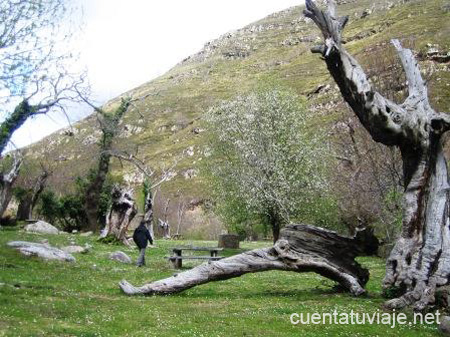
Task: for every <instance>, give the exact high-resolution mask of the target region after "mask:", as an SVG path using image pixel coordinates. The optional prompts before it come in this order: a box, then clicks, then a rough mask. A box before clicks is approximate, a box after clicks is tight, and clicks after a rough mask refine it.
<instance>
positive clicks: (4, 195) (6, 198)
mask: <svg viewBox="0 0 450 337" xmlns="http://www.w3.org/2000/svg"><path fill="white" fill-rule="evenodd" d="M22 161H23V159H22V157H20V156H14V157H13V164H12V167H11V169H10V170H9V172H8V173H7V174H4V173H1V174H0V218H1V217H2V216H3V214H4V213H5V211H6V209H7V208H8V205H9V202H10V201H11V198H12V187H13V185H14V182H15V181H16V179H17V177H18V176H19V172H20V167H21V166H22Z"/></svg>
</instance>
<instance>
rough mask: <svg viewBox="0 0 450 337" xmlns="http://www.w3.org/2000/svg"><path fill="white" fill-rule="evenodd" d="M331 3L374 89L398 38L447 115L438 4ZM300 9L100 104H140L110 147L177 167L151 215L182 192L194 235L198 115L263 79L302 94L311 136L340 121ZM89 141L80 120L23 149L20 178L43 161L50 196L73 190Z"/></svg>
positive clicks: (90, 155) (91, 148)
mask: <svg viewBox="0 0 450 337" xmlns="http://www.w3.org/2000/svg"><path fill="white" fill-rule="evenodd" d="M338 3H339V7H340V8H339V12H340V13H342V14H347V15H349V16H350V23H349V25H348V27H347V29H346V32H345V39H346V41H347V44H346V48H347V49H348V51H349V52H351V53H352V54H353V55H355V56H356V58H357V59H358V61H360V62H361V64H362V65H363V66H364V67H366V68H367V69H368V72H369V73H370V70H371V69H372V68H375V70H374V71H373V74H377V75H378V76H377V77H375V78H374V81H375V82H376V83H380V86H381V87H382V86H383V83H385V82H383V81H385V80H383V78H385V79H386V78H389V75H390V73H389V71H390V69H389V67H387V72H386V73H380V72H379V71H377V60H378V61H379V59H380V57H384V58H386V57H387V61H385V62H387V63H389V62H392V63H395V62H394V60H395V59H394V57H395V53H394V52H393V48H392V47H391V46H390V43H389V41H390V39H392V38H399V39H403V40H404V43H405V45H407V46H410V47H412V48H413V49H414V50H415V52H416V53H417V56H418V59H419V61H420V66H421V68H422V70H423V71H424V73H426V77H427V78H428V79H429V88H430V92H431V94H430V97H431V98H432V104H433V106H434V107H435V108H436V110H438V111H443V112H444V111H448V110H449V107H450V71H449V58H447V59H446V58H445V57H443V58H436V57H434V54H433V53H431V52H430V49H431V48H436V49H437V50H438V53H439V55H444V56H445V55H446V54H447V53H448V52H449V51H450V25H449V24H448V22H449V19H450V10H449V9H448V2H446V1H444V0H430V1H392V0H391V1H385V0H382V1H376V2H373V1H368V0H345V1H338ZM302 9H303V8H302V7H293V8H289V9H287V10H285V11H282V12H279V13H275V14H272V15H270V16H268V17H266V18H264V19H262V20H260V21H258V22H255V23H253V24H250V25H248V26H246V27H244V28H242V29H239V30H237V31H235V32H231V33H228V34H225V35H223V36H222V37H220V38H219V39H217V40H214V41H211V42H208V43H207V44H206V45H205V47H204V48H203V49H202V50H201V51H200V52H199V53H197V54H195V55H192V56H190V57H188V58H187V59H185V60H183V61H182V62H181V63H179V64H178V65H176V66H175V67H174V68H173V69H171V70H170V71H169V72H167V73H166V74H164V75H163V76H161V77H159V78H157V79H155V80H153V81H150V82H148V83H145V84H143V85H142V86H140V87H138V88H136V89H134V90H131V91H130V92H127V93H124V94H123V95H122V96H121V97H118V98H116V99H114V100H112V101H110V102H108V103H107V104H106V105H105V106H104V107H103V108H104V109H105V110H108V109H113V108H114V107H115V106H117V105H118V104H119V103H120V99H121V98H123V97H128V96H131V97H132V98H134V99H136V98H142V99H141V100H139V101H137V102H136V103H135V104H134V105H135V106H134V107H133V109H131V110H130V111H128V113H127V114H126V115H125V117H124V118H123V121H122V123H121V131H120V134H119V136H118V138H117V139H116V145H115V146H116V148H118V149H121V150H126V151H129V152H132V153H136V152H137V153H138V157H139V158H141V159H142V160H144V161H145V162H146V163H147V164H148V165H149V166H150V167H152V168H155V169H156V170H157V171H158V172H160V171H161V169H162V168H164V167H165V168H167V167H169V166H171V165H172V163H173V162H174V161H177V165H176V167H175V171H176V175H175V176H174V177H173V178H172V179H171V180H170V181H168V182H166V183H165V184H164V185H162V187H161V192H159V194H158V198H159V199H157V204H156V214H157V215H159V214H161V212H162V210H161V209H162V206H161V205H163V204H164V199H166V198H172V200H176V199H177V195H179V191H182V193H183V196H184V197H185V198H186V199H187V200H189V202H190V207H191V211H192V212H193V213H195V214H196V215H198V216H194V215H192V217H191V218H190V219H189V222H190V225H192V226H193V227H192V228H191V230H192V233H194V232H196V233H198V232H199V231H200V228H201V226H203V225H204V222H205V217H204V216H202V212H203V211H202V210H198V209H197V208H198V206H199V205H202V204H203V201H205V200H207V199H208V198H209V195H208V189H207V187H205V184H204V178H203V176H202V167H203V165H202V162H203V161H207V160H208V158H209V148H208V146H207V138H208V137H207V134H208V130H206V128H205V123H204V121H203V120H202V116H203V115H204V114H205V112H206V111H208V110H209V109H210V108H211V107H212V106H214V105H216V104H218V102H220V101H221V100H228V99H232V98H233V97H235V96H236V95H238V94H245V93H248V92H250V91H252V90H253V89H254V88H256V87H258V86H260V85H261V84H264V83H272V84H273V85H276V86H280V87H284V88H286V89H289V90H292V91H294V92H296V93H297V94H298V95H303V96H305V97H307V98H308V102H307V104H308V107H309V109H310V110H311V111H313V112H314V114H313V118H311V119H310V121H309V123H310V126H311V128H312V130H314V129H313V128H317V127H318V126H320V127H321V128H322V129H321V130H322V131H321V132H330V131H331V130H333V128H334V127H335V125H336V124H337V123H338V122H339V121H340V120H342V119H344V118H348V116H350V113H349V112H348V110H347V107H346V106H345V104H344V103H343V100H342V98H341V95H340V93H339V92H338V90H337V87H336V86H335V84H334V83H333V82H332V79H331V78H330V76H329V73H328V71H327V70H326V68H325V65H324V63H323V62H322V61H321V60H320V59H319V58H318V57H317V55H313V54H311V53H310V47H311V46H313V45H314V43H315V42H318V41H319V40H320V35H319V34H320V32H319V31H318V30H317V29H316V27H315V26H314V25H313V24H312V23H311V22H308V20H305V19H304V18H303V16H302V15H301V12H302ZM366 14H367V15H366ZM434 45H436V46H434ZM130 52H132V50H131V51H130ZM155 52H157V51H155ZM386 55H387V56H386ZM123 66H124V67H126V65H123ZM327 85H330V87H327ZM321 88H326V89H324V90H321ZM382 89H383V88H381V90H382ZM99 137H100V131H99V130H98V125H97V122H96V118H95V116H90V117H88V118H86V119H85V120H83V121H81V122H79V123H77V124H76V125H74V127H73V128H69V129H66V130H62V131H61V132H58V133H55V134H53V135H51V136H49V137H47V138H45V139H44V140H42V141H40V142H39V143H37V144H34V145H32V146H30V147H29V148H28V149H27V150H26V153H27V165H28V167H29V168H30V169H29V170H28V171H27V170H24V172H28V173H25V174H28V175H29V174H30V172H33V171H34V170H33V169H31V167H37V165H36V161H38V160H39V159H40V158H42V157H45V158H47V160H48V161H50V162H54V164H53V165H54V168H53V172H54V173H53V176H52V177H51V179H50V180H51V182H50V187H51V188H52V189H53V190H55V191H57V192H58V193H68V192H70V191H71V190H73V189H74V184H73V181H74V179H75V177H77V176H83V175H85V174H86V172H87V171H88V169H89V168H91V167H93V166H94V164H95V160H96V158H97V157H98V151H97V150H98V147H97V145H96V143H97V141H98V139H99ZM112 175H113V179H115V180H123V181H125V182H129V183H131V184H133V185H135V186H136V187H138V188H139V189H140V188H141V183H142V181H143V176H142V175H141V174H139V172H138V171H137V169H136V168H135V167H133V166H132V165H131V164H129V163H125V162H123V163H120V162H119V161H118V160H116V159H114V160H113V172H112ZM175 213H176V203H175V202H173V203H172V204H171V208H170V214H169V219H170V217H172V218H173V221H175ZM199 226H200V227H199Z"/></svg>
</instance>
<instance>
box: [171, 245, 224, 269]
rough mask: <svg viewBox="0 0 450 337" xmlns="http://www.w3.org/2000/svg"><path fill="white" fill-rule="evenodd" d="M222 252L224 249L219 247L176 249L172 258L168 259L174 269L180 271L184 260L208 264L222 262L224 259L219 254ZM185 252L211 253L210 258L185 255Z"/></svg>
mask: <svg viewBox="0 0 450 337" xmlns="http://www.w3.org/2000/svg"><path fill="white" fill-rule="evenodd" d="M222 250H223V248H217V247H176V248H172V256H168V257H167V259H169V261H170V262H172V264H173V266H174V268H176V269H180V268H181V267H182V266H183V260H208V262H210V261H217V260H220V259H222V258H223V257H222V256H218V253H219V252H220V251H222ZM183 251H194V252H209V256H201V255H183Z"/></svg>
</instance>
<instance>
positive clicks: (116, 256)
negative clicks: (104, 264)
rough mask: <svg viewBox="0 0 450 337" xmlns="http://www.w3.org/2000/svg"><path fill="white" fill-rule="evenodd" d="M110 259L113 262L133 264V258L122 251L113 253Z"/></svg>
mask: <svg viewBox="0 0 450 337" xmlns="http://www.w3.org/2000/svg"><path fill="white" fill-rule="evenodd" d="M109 258H110V259H111V260H114V261H118V262H122V263H132V261H131V258H130V257H129V256H128V255H127V254H125V253H124V252H121V251H117V252H114V253H111V254H110V255H109Z"/></svg>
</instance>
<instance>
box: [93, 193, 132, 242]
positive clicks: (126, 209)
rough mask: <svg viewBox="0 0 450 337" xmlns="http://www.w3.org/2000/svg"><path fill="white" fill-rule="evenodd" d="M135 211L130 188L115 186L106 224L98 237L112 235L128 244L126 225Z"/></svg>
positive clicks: (102, 237)
mask: <svg viewBox="0 0 450 337" xmlns="http://www.w3.org/2000/svg"><path fill="white" fill-rule="evenodd" d="M136 213H137V208H136V203H135V202H134V198H133V192H132V190H127V189H124V188H120V187H118V186H115V187H114V188H113V192H112V205H111V208H110V209H109V212H108V214H107V216H106V226H105V228H104V229H103V231H102V233H101V234H100V239H104V238H106V237H108V236H113V237H115V238H116V239H117V240H119V241H120V242H122V243H124V244H125V245H127V246H129V242H128V238H127V231H128V226H129V225H130V223H131V221H132V220H133V218H134V217H135V215H136Z"/></svg>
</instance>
